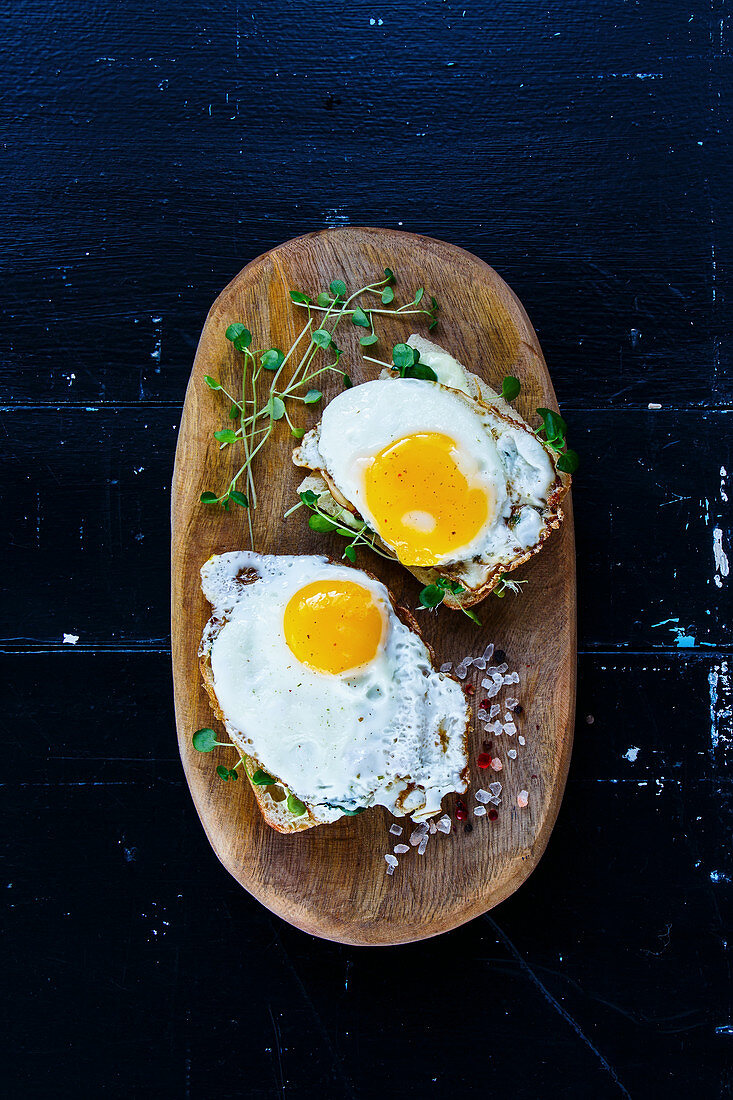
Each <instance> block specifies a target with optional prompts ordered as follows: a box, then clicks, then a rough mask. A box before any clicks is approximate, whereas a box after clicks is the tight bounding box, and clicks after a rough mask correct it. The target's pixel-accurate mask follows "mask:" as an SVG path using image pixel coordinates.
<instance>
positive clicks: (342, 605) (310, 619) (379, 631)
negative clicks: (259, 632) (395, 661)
mask: <svg viewBox="0 0 733 1100" xmlns="http://www.w3.org/2000/svg"><path fill="white" fill-rule="evenodd" d="M283 622H284V627H285V640H286V642H287V643H288V645H289V647H290V649H291V651H292V652H293V654H294V655H295V656H296V657H297V658H298V660H299V661H302V663H303V664H304V665H308V667H309V668H313V669H315V670H316V671H317V672H328V673H331V674H337V673H339V672H345V671H346V670H347V669H350V668H358V667H359V666H360V665H365V664H368V662H369V661H371V660H373V659H374V657H376V655H377V653H378V651H379V648H380V645H381V642H382V635H383V634H384V630H385V625H386V623H385V617H384V615H383V613H382V610H381V609H380V607H379V606H378V604H376V603H375V602H374V597H373V595H372V593H371V592H370V591H369V589H368V588H365V587H364V586H363V585H362V584H355V583H354V581H339V580H320V581H313V582H312V583H311V584H306V585H305V586H304V587H303V588H300V589H298V591H297V592H296V593H295V595H294V596H291V598H290V600H289V601H288V605H287V607H286V608H285V616H284V619H283Z"/></svg>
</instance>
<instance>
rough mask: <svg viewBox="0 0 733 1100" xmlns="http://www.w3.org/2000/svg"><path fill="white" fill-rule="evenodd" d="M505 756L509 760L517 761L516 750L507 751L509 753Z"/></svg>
mask: <svg viewBox="0 0 733 1100" xmlns="http://www.w3.org/2000/svg"><path fill="white" fill-rule="evenodd" d="M507 756H508V757H509V759H510V760H516V759H517V750H516V749H509V752H508V753H507Z"/></svg>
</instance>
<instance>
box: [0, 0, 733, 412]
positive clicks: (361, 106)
mask: <svg viewBox="0 0 733 1100" xmlns="http://www.w3.org/2000/svg"><path fill="white" fill-rule="evenodd" d="M383 8H384V10H383V12H382V15H381V16H379V18H381V19H382V23H381V24H379V23H378V22H377V20H376V19H375V23H374V25H372V24H371V23H370V19H373V18H374V15H373V13H372V14H371V15H370V9H369V8H368V7H367V6H365V5H364V4H362V3H357V4H354V5H349V6H346V5H337V6H336V8H335V9H332V10H333V13H334V14H333V17H332V19H331V21H330V24H329V26H330V30H329V35H330V38H329V49H328V51H325V52H324V49H323V38H322V18H321V13H320V11H319V10H318V9H315V8H313V7H311V6H308V5H304V4H294V5H291V6H290V8H289V9H288V13H287V14H285V15H284V13H283V11H282V10H281V9H280V6H278V5H266V4H264V3H262V2H256V3H253V4H249V5H247V6H246V8H245V7H242V6H241V5H237V4H234V3H232V2H229V3H224V4H221V5H211V4H207V5H200V4H196V5H192V4H190V3H183V4H182V5H179V4H175V5H174V4H172V3H170V0H166V2H158V3H157V4H155V5H153V6H152V7H151V6H149V5H147V6H146V5H142V6H141V5H138V4H136V3H130V2H128V3H123V4H120V5H118V6H117V7H116V8H115V9H114V11H107V10H105V11H104V12H103V13H102V12H101V10H100V12H99V13H98V17H97V18H96V19H93V20H91V23H90V24H89V23H88V21H87V20H84V31H83V33H82V32H81V29H80V27H79V19H78V17H77V5H76V4H74V3H72V2H66V3H64V4H61V5H56V6H55V9H54V14H53V16H52V17H51V18H50V19H49V18H48V14H47V9H46V6H45V5H42V4H39V3H38V0H34V2H31V3H25V4H23V5H20V6H18V8H17V10H16V11H15V12H14V14H13V15H12V16H11V15H8V16H7V17H6V25H7V27H6V29H7V35H8V39H7V40H8V52H9V54H10V55H11V57H12V62H11V64H10V66H9V71H8V74H7V75H8V76H9V77H10V81H9V86H8V91H7V94H6V97H5V101H4V108H5V110H6V112H7V115H8V119H9V126H8V135H9V137H8V140H9V142H10V143H11V144H12V148H13V151H14V156H13V157H12V158H9V159H8V161H7V166H6V168H5V169H4V175H3V176H2V177H0V179H1V180H2V183H3V186H2V188H0V214H2V224H3V226H4V228H3V231H2V241H1V242H0V249H2V253H1V254H2V257H3V261H4V268H5V271H6V276H7V286H8V295H7V304H6V309H5V319H4V324H3V350H2V352H1V353H0V354H1V358H0V371H1V372H2V379H3V383H4V386H5V387H6V392H7V393H9V394H11V395H12V398H13V399H14V400H18V401H23V402H36V401H38V400H39V398H40V399H41V400H50V401H61V400H67V399H71V400H76V401H81V402H82V403H84V402H89V403H91V402H94V401H101V400H112V401H115V400H123V401H137V400H149V399H152V400H160V399H164V400H179V399H180V398H181V395H182V392H183V388H184V386H185V381H186V378H187V374H188V369H189V365H190V362H191V359H192V356H193V350H194V348H195V344H196V341H197V339H198V334H199V332H200V329H201V325H202V322H203V318H204V316H205V314H206V311H207V309H208V307H209V305H210V303H211V302H212V301H213V298H214V297H215V295H216V294H217V293H218V291H219V290H220V289H221V288H222V286H223V285H224V284H225V283H226V282H227V281H228V280H229V279H230V278H231V277H232V276H233V275H234V274H235V272H236V271H237V270H238V269H239V268H240V267H241V266H242V265H243V263H244V262H246V261H247V260H248V259H251V258H252V257H253V256H255V255H257V254H258V253H259V252H261V251H264V250H265V249H267V248H269V247H271V246H273V245H275V244H277V243H279V242H280V241H282V240H283V239H287V238H288V237H290V236H293V235H296V234H298V233H301V232H305V231H308V230H310V229H313V228H317V227H319V226H322V225H324V224H337V225H338V224H346V223H349V222H351V223H352V224H359V223H362V224H363V223H373V224H388V225H399V226H402V227H403V228H405V229H410V230H415V231H419V232H426V233H432V234H433V235H436V236H439V237H444V238H446V239H448V240H451V241H454V242H455V243H457V244H461V245H464V246H465V247H467V248H470V249H472V250H474V251H475V252H477V253H478V254H479V255H480V256H481V257H482V258H484V259H486V260H488V261H489V262H490V263H492V264H493V265H494V266H496V267H497V268H498V270H499V271H500V272H501V273H502V274H503V275H504V276H505V277H506V278H507V280H508V281H509V282H510V284H511V285H512V286H513V287H514V288H515V289H516V291H517V292H518V293H519V295H520V297H521V298H522V300H523V301H524V303H525V305H526V306H527V309H528V310H529V313H530V316H531V317H532V319H533V321H534V323H535V325H536V327H537V329H538V331H539V334H540V338H541V341H542V343H543V347H544V351H545V355H546V357H547V360H548V363H549V365H550V369H551V371H552V373H553V376H554V378H555V380H556V383H557V386H558V390H559V394H560V397H561V399H562V400H564V401H570V402H572V403H574V404H579V405H584V406H586V407H589V406H590V407H592V406H593V405H595V404H597V403H599V402H601V401H603V402H605V401H614V402H616V403H619V404H629V403H632V404H634V403H635V404H642V405H645V404H647V403H648V402H649V401H653V402H661V403H662V404H664V405H670V404H675V405H679V404H682V405H688V404H692V405H700V404H710V403H712V404H721V403H722V404H725V403H730V401H731V399H732V398H733V389H732V384H731V377H732V376H731V373H730V370H729V367H730V358H729V351H728V343H729V342H728V341H727V340H726V338H725V333H726V331H727V330H728V329H729V328H730V324H731V312H730V302H729V300H728V298H729V296H726V295H725V293H724V289H725V286H724V277H725V274H726V270H727V253H728V250H729V244H728V242H729V241H730V234H731V204H730V194H729V188H728V179H729V174H730V167H731V154H730V149H729V148H728V147H727V145H726V141H725V136H724V134H725V126H726V123H727V122H728V120H729V116H730V101H729V94H728V92H727V91H726V89H728V88H729V87H730V86H731V85H732V82H731V79H730V78H731V75H732V74H731V62H730V57H729V51H728V48H727V38H726V34H725V28H724V25H723V23H722V19H723V16H722V7H721V9H720V11H718V10H717V4H715V5H713V7H712V8H711V6H710V5H709V4H708V3H707V2H705V3H703V2H702V0H695V2H693V3H692V4H682V3H681V2H679V0H675V2H674V3H671V4H665V5H664V11H663V12H660V5H658V4H655V3H654V2H653V0H644V2H643V3H640V4H637V5H633V6H630V5H629V4H626V3H622V2H620V0H614V2H613V3H611V4H606V3H600V2H597V0H594V2H593V3H590V4H584V5H582V6H578V5H570V6H569V7H567V8H565V9H562V10H559V9H558V10H556V11H555V10H553V11H551V12H550V11H548V10H547V6H546V5H544V4H539V3H536V2H531V3H528V4H524V5H522V8H521V14H520V13H519V12H518V11H517V12H513V13H512V18H509V19H508V18H507V13H506V12H505V11H504V10H503V9H499V8H498V9H496V10H495V11H494V10H490V9H488V8H486V6H485V5H484V6H481V7H480V8H476V9H470V7H469V8H466V9H464V8H463V7H461V5H456V4H441V5H430V4H427V5H423V6H422V7H421V8H420V17H419V19H413V18H411V17H409V18H408V17H407V16H406V14H405V13H404V11H403V10H402V9H401V8H400V6H399V5H395V4H394V3H391V4H387V5H383ZM28 20H32V21H33V22H34V23H35V24H36V25H38V26H43V27H47V29H48V33H45V34H40V35H39V34H34V35H28V34H27V33H26V25H27V21H28ZM517 20H519V22H517ZM519 26H521V33H520V32H519V31H518V27H519ZM70 41H71V42H72V43H73V46H72V48H71V49H70V48H69V42H70ZM336 57H338V58H340V59H342V61H343V65H340V64H335V63H334V58H336ZM426 67H427V68H426ZM342 70H343V71H342ZM426 71H429V73H430V81H429V84H430V91H429V95H428V94H426V85H425V77H426ZM721 129H722V133H721ZM456 150H459V155H456ZM375 166H383V174H380V171H379V169H377V174H376V177H375ZM688 372H689V373H688ZM581 380H582V381H581Z"/></svg>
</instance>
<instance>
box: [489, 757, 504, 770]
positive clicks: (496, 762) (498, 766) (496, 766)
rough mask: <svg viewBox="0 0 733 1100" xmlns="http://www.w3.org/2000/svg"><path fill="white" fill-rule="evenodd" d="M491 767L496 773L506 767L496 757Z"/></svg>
mask: <svg viewBox="0 0 733 1100" xmlns="http://www.w3.org/2000/svg"><path fill="white" fill-rule="evenodd" d="M491 767H492V768H493V769H494V771H495V772H500V771H501V769H502V768H503V767H504V765H503V764H502V762H501V760H498V759H497V758H496V757H494V759H493V760H492V761H491Z"/></svg>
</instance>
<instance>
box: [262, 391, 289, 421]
mask: <svg viewBox="0 0 733 1100" xmlns="http://www.w3.org/2000/svg"><path fill="white" fill-rule="evenodd" d="M265 412H266V413H268V414H269V416H270V418H271V419H272V420H282V418H283V417H284V416H285V403H284V401H283V400H282V398H281V397H276V396H275V394H274V393H273V394H272V396H271V397H270V400H269V401H268V402H267V404H266V405H265Z"/></svg>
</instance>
